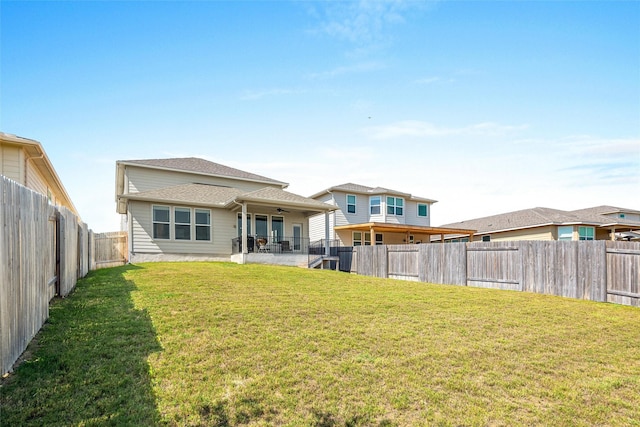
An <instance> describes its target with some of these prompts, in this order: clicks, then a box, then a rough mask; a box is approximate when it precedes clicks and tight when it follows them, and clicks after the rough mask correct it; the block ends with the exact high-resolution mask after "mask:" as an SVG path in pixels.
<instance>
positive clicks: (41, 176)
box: [0, 132, 80, 217]
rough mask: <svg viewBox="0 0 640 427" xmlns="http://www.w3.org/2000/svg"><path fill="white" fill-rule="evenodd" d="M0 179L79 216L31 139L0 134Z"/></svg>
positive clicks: (60, 183) (44, 154)
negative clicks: (12, 181) (3, 177)
mask: <svg viewBox="0 0 640 427" xmlns="http://www.w3.org/2000/svg"><path fill="white" fill-rule="evenodd" d="M0 175H4V176H6V177H7V178H9V179H12V180H14V181H16V182H18V183H19V184H21V185H24V186H25V187H27V188H30V189H32V190H33V191H35V192H37V193H40V194H43V195H45V196H47V198H48V199H49V201H50V202H51V203H52V204H54V205H56V206H64V207H66V208H67V209H69V210H70V211H72V212H73V213H74V214H75V215H76V216H78V217H79V216H80V215H79V214H78V211H77V210H76V208H75V206H74V205H73V203H72V202H71V198H70V197H69V195H68V194H67V191H66V190H65V188H64V186H63V185H62V181H61V180H60V177H58V174H57V173H56V171H55V169H54V168H53V165H52V164H51V161H50V160H49V157H47V153H45V151H44V148H42V144H40V143H39V142H38V141H34V140H32V139H27V138H22V137H19V136H15V135H10V134H7V133H3V132H0Z"/></svg>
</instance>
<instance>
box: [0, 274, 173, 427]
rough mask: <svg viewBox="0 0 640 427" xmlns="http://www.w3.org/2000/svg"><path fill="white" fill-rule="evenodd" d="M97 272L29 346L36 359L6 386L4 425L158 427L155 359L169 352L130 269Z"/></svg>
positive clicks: (1, 395) (54, 309)
mask: <svg viewBox="0 0 640 427" xmlns="http://www.w3.org/2000/svg"><path fill="white" fill-rule="evenodd" d="M139 268H140V267H136V266H131V265H129V266H123V267H115V268H108V269H104V270H98V271H94V272H91V273H90V274H89V275H88V276H87V277H86V278H84V279H82V280H80V281H79V282H78V285H77V287H76V290H75V291H74V292H73V294H71V295H70V296H69V297H67V298H65V299H56V300H54V301H52V304H51V307H50V316H49V320H48V321H47V323H46V324H45V326H44V327H43V329H42V330H41V331H40V332H39V333H38V335H37V336H36V338H35V339H34V342H32V343H31V344H30V345H29V348H28V349H27V351H28V352H30V356H29V357H28V358H27V359H26V360H25V361H24V362H23V363H22V364H21V365H20V366H18V368H17V369H16V371H15V372H14V373H13V374H12V375H11V376H10V377H9V378H7V379H5V380H4V384H2V386H1V388H0V404H1V405H0V421H1V422H0V424H2V425H78V424H81V425H156V424H158V423H160V416H159V414H158V412H157V410H156V398H155V396H154V393H153V388H152V383H151V375H150V372H149V364H148V363H147V358H148V356H149V354H151V353H154V352H158V351H161V347H160V344H159V343H158V340H157V338H156V334H155V331H154V328H153V325H152V323H151V319H150V318H149V316H148V314H147V313H146V311H144V310H139V309H136V308H135V306H134V303H133V300H132V297H131V292H132V291H134V290H135V289H136V288H135V285H134V283H133V282H131V281H127V280H126V279H125V278H124V273H125V272H126V271H129V270H132V269H139Z"/></svg>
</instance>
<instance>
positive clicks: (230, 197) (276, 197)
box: [121, 184, 336, 212]
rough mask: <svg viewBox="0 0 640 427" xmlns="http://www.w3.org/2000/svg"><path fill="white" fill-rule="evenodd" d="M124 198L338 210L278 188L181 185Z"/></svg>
mask: <svg viewBox="0 0 640 427" xmlns="http://www.w3.org/2000/svg"><path fill="white" fill-rule="evenodd" d="M121 198H122V199H128V200H141V201H146V202H156V203H170V204H185V205H192V206H207V207H219V208H230V207H236V206H237V204H236V203H241V202H247V203H252V204H262V205H268V206H272V207H273V206H275V205H277V207H290V208H298V209H305V210H309V211H314V212H324V211H330V210H335V209H336V207H335V206H332V205H329V204H326V203H322V202H319V201H317V200H313V199H310V198H307V197H303V196H299V195H297V194H293V193H290V192H288V191H284V190H281V189H279V188H275V187H265V188H261V189H259V190H255V191H250V192H243V191H242V190H239V189H237V188H233V187H223V186H220V185H208V184H182V185H175V186H172V187H166V188H160V189H156V190H148V191H142V192H139V193H129V194H125V195H122V196H121Z"/></svg>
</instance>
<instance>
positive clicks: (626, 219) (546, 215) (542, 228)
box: [443, 206, 640, 241]
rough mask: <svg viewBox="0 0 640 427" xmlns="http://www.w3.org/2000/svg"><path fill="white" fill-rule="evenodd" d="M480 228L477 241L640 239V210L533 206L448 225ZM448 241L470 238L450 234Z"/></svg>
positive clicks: (602, 207) (476, 237) (446, 237)
mask: <svg viewBox="0 0 640 427" xmlns="http://www.w3.org/2000/svg"><path fill="white" fill-rule="evenodd" d="M443 227H465V228H473V229H476V230H478V231H477V232H476V234H475V240H482V241H505V240H630V239H638V238H640V211H638V210H634V209H625V208H616V207H613V206H596V207H592V208H586V209H579V210H574V211H563V210H558V209H550V208H540V207H539V208H533V209H525V210H520V211H515V212H508V213H503V214H499V215H492V216H487V217H484V218H476V219H471V220H467V221H461V222H456V223H452V224H446V225H444V226H443ZM445 240H447V241H467V239H466V237H465V236H460V235H455V234H454V235H447V236H445Z"/></svg>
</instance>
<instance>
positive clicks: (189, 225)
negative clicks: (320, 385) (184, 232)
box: [173, 206, 193, 242]
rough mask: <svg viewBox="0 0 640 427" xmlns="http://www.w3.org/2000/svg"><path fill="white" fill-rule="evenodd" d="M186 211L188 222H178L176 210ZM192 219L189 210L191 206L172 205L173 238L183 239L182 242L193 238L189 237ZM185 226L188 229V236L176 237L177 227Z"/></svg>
mask: <svg viewBox="0 0 640 427" xmlns="http://www.w3.org/2000/svg"><path fill="white" fill-rule="evenodd" d="M180 211H181V212H188V213H189V222H178V221H177V215H176V214H177V212H180ZM192 221H193V213H192V212H191V208H185V207H184V206H174V208H173V238H174V240H176V241H183V242H190V241H191V240H193V239H192V238H191V234H192V233H191V231H192V230H191V228H192V226H191V223H192ZM178 226H180V227H185V226H186V227H187V229H188V230H189V238H187V239H185V238H178V233H177V232H176V231H177V227H178Z"/></svg>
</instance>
